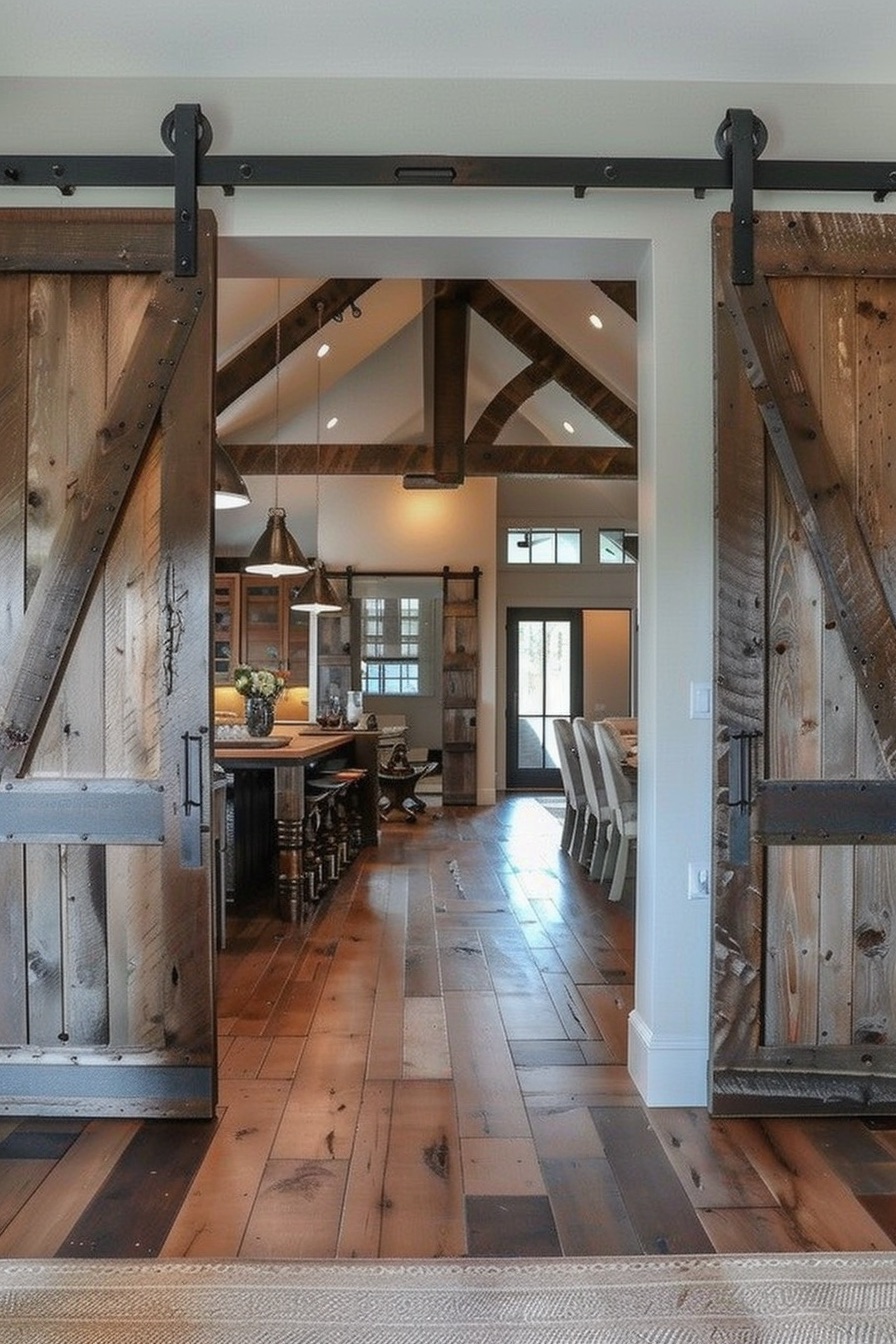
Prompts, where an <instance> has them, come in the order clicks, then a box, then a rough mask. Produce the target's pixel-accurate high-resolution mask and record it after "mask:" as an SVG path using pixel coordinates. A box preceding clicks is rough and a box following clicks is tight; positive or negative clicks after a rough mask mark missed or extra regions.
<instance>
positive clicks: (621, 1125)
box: [591, 1107, 712, 1255]
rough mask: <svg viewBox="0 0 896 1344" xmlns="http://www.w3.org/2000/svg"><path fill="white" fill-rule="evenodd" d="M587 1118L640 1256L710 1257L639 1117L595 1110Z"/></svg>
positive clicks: (674, 1179)
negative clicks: (622, 1205)
mask: <svg viewBox="0 0 896 1344" xmlns="http://www.w3.org/2000/svg"><path fill="white" fill-rule="evenodd" d="M591 1114H592V1117H593V1118H594V1123H595V1125H596V1126H597V1132H598V1134H599V1135H600V1139H601V1143H602V1144H603V1148H604V1152H605V1153H606V1155H607V1160H608V1162H609V1164H610V1167H611V1168H612V1171H613V1175H614V1176H615V1178H616V1182H617V1184H618V1186H619V1188H620V1190H621V1191H622V1192H623V1196H622V1197H623V1200H624V1202H625V1207H626V1209H627V1211H628V1215H629V1217H630V1218H631V1221H632V1225H633V1226H634V1228H635V1231H636V1232H637V1234H638V1238H639V1240H640V1242H641V1248H642V1250H643V1251H644V1253H645V1254H647V1255H702V1254H706V1253H707V1252H710V1251H711V1250H712V1242H711V1241H710V1239H709V1237H708V1236H707V1235H706V1232H705V1231H704V1229H703V1227H702V1225H701V1223H700V1220H699V1219H698V1217H697V1215H696V1213H695V1212H694V1209H693V1207H692V1205H691V1203H690V1201H689V1200H688V1197H687V1195H686V1194H685V1192H684V1190H683V1189H682V1187H681V1183H680V1182H679V1181H678V1179H677V1177H676V1175H675V1172H674V1171H673V1169H672V1167H671V1165H670V1164H669V1162H668V1160H667V1158H666V1156H665V1154H664V1152H663V1149H662V1146H661V1144H660V1142H659V1139H658V1138H657V1136H656V1134H655V1133H654V1132H653V1129H652V1128H651V1126H650V1123H649V1121H648V1119H647V1116H646V1115H645V1114H644V1112H643V1111H642V1110H641V1109H640V1108H639V1109H624V1108H619V1107H615V1108H601V1107H595V1108H593V1109H592V1112H591Z"/></svg>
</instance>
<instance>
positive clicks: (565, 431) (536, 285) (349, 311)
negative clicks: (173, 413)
mask: <svg viewBox="0 0 896 1344" xmlns="http://www.w3.org/2000/svg"><path fill="white" fill-rule="evenodd" d="M635 302H636V296H635V286H634V283H633V282H628V281H606V282H604V283H603V284H601V283H588V282H584V281H582V282H576V281H568V282H567V281H563V282H549V281H526V282H520V281H517V282H503V283H497V282H492V281H486V280H454V281H406V280H376V279H354V280H344V279H326V280H323V281H302V280H295V279H290V280H282V281H276V280H270V281H263V280H252V281H228V280H222V281H221V294H220V304H219V307H220V321H219V328H220V340H219V344H220V351H221V353H220V356H219V368H218V377H217V389H216V392H217V411H218V434H219V438H220V440H221V442H222V443H224V444H225V445H226V446H227V448H228V451H229V452H230V454H231V456H232V458H233V460H234V462H235V463H236V465H237V466H238V468H239V469H240V470H241V471H242V472H243V473H244V474H245V475H252V474H271V473H272V472H273V471H274V469H275V465H276V466H277V468H278V469H279V471H280V473H281V474H282V475H285V476H288V475H292V474H296V475H304V474H313V473H316V472H318V471H319V472H320V474H322V475H326V474H333V475H345V474H351V475H365V474H375V475H401V476H406V475H409V474H410V475H431V474H435V475H436V476H438V477H439V478H440V479H443V480H444V481H446V482H447V483H451V481H452V480H455V479H462V478H463V477H464V476H465V475H505V474H512V475H534V476H554V477H565V476H566V477H568V476H572V477H594V476H603V477H606V478H617V479H620V478H621V479H632V478H634V477H635V475H636V473H637V411H636V386H635V356H636V307H635ZM322 342H326V343H327V344H328V345H329V346H330V353H329V354H328V356H327V357H326V358H325V359H318V358H317V350H318V348H319V346H320V345H321V343H322ZM318 377H319V378H320V398H319V402H320V416H319V417H318ZM318 418H319V421H320V423H318ZM333 421H335V423H333ZM318 448H319V450H320V451H318Z"/></svg>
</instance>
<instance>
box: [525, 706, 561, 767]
mask: <svg viewBox="0 0 896 1344" xmlns="http://www.w3.org/2000/svg"><path fill="white" fill-rule="evenodd" d="M552 731H553V730H552ZM543 733H544V719H542V718H531V719H522V718H521V719H520V720H519V721H518V728H517V763H518V765H519V767H520V769H521V770H541V769H543V768H544V738H543V736H542V734H543Z"/></svg>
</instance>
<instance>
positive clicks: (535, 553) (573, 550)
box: [507, 527, 582, 565]
mask: <svg viewBox="0 0 896 1344" xmlns="http://www.w3.org/2000/svg"><path fill="white" fill-rule="evenodd" d="M507 563H508V564H509V565H580V564H581V563H582V533H581V531H580V530H579V528H577V527H525V528H522V527H510V528H508V529H507Z"/></svg>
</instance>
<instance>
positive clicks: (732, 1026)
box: [712, 216, 766, 1069]
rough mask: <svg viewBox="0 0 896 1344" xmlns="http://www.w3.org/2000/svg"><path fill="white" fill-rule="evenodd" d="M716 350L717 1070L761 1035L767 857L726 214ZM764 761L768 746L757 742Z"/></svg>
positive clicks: (750, 422)
mask: <svg viewBox="0 0 896 1344" xmlns="http://www.w3.org/2000/svg"><path fill="white" fill-rule="evenodd" d="M713 252H714V264H715V293H714V300H715V324H714V327H715V330H714V336H715V355H716V368H715V374H716V408H717V409H716V422H717V448H716V453H717V463H716V512H717V524H716V528H717V539H716V546H717V574H718V580H717V596H716V629H717V635H716V650H715V659H716V666H715V678H716V697H715V723H714V732H715V741H716V750H715V779H714V783H715V798H716V807H715V831H714V847H715V850H714V852H715V859H716V870H717V880H716V884H715V891H714V893H713V923H714V927H715V928H716V930H717V933H716V939H715V948H714V969H713V1005H712V1032H713V1059H714V1067H715V1068H716V1069H724V1068H726V1067H727V1066H728V1065H730V1064H731V1063H732V1062H733V1061H735V1060H739V1059H742V1058H743V1057H744V1056H745V1055H749V1053H750V1052H752V1051H753V1050H754V1049H755V1048H756V1046H757V1045H758V1042H759V1034H760V1030H761V1024H762V1013H761V1004H760V987H761V964H762V928H763V896H764V862H763V857H762V855H761V854H760V853H758V852H757V851H756V848H755V846H754V847H753V850H752V852H751V854H750V860H751V862H750V863H749V864H747V865H741V864H740V863H732V861H731V857H730V854H729V827H730V821H731V819H730V815H729V806H728V797H729V792H728V767H729V759H730V757H729V734H730V733H731V732H736V731H742V730H743V731H749V732H762V731H764V728H765V696H764V690H765V678H764V674H763V656H764V647H765V633H766V631H765V617H766V605H765V586H766V584H765V553H764V543H763V538H764V530H765V431H764V428H763V425H762V421H761V418H760V416H759V413H758V411H757V409H756V403H755V399H754V397H753V393H752V390H751V388H750V386H749V384H748V382H747V380H746V377H745V376H744V371H743V365H742V360H741V352H740V348H739V344H738V341H737V339H736V336H735V333H734V331H733V329H732V326H731V323H730V321H729V318H728V315H727V312H726V308H725V299H724V288H723V275H724V274H725V273H730V267H731V235H730V217H729V216H724V217H723V216H716V218H715V219H714V221H713ZM756 756H757V759H758V761H759V763H760V764H761V762H762V760H763V756H764V752H763V750H762V748H761V746H760V747H759V748H757V750H756Z"/></svg>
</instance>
